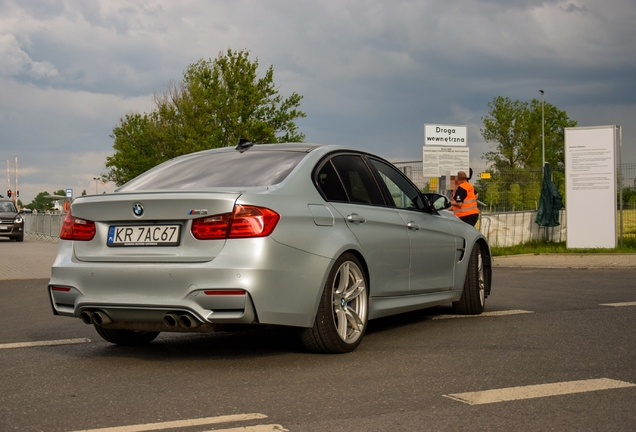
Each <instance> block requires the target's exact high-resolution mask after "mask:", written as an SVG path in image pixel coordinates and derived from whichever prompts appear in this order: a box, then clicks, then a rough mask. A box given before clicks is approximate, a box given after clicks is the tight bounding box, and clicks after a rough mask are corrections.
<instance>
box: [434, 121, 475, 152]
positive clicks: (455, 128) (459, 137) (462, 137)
mask: <svg viewBox="0 0 636 432" xmlns="http://www.w3.org/2000/svg"><path fill="white" fill-rule="evenodd" d="M424 145H426V146H430V145H433V146H446V147H447V146H453V147H455V146H457V147H465V146H467V145H468V127H467V126H459V125H436V124H425V125H424Z"/></svg>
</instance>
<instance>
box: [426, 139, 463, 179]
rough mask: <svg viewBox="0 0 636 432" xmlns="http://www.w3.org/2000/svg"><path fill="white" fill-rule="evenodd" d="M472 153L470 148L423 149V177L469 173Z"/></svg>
mask: <svg viewBox="0 0 636 432" xmlns="http://www.w3.org/2000/svg"><path fill="white" fill-rule="evenodd" d="M469 160H470V153H469V149H468V147H433V146H424V147H423V157H422V177H441V176H443V175H446V173H448V172H450V173H451V175H457V172H458V171H464V172H465V173H468V167H469Z"/></svg>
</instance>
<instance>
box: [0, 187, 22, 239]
mask: <svg viewBox="0 0 636 432" xmlns="http://www.w3.org/2000/svg"><path fill="white" fill-rule="evenodd" d="M0 237H9V238H10V239H11V240H15V241H19V242H21V241H22V240H24V218H23V217H22V214H20V213H19V212H18V209H17V208H16V207H15V204H13V201H11V200H10V199H8V198H0Z"/></svg>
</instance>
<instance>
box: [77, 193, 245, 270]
mask: <svg viewBox="0 0 636 432" xmlns="http://www.w3.org/2000/svg"><path fill="white" fill-rule="evenodd" d="M240 195H241V194H240V192H157V193H150V192H145V193H115V194H108V195H101V196H88V197H81V198H78V199H77V200H75V201H74V202H73V205H72V207H71V211H72V213H73V216H74V217H77V218H81V219H85V220H90V221H93V222H95V237H94V238H93V239H92V240H91V241H74V242H73V250H74V254H75V257H76V258H77V259H78V260H80V261H99V262H205V261H211V260H213V259H214V258H215V257H216V256H217V255H218V254H219V253H220V252H221V250H222V249H223V246H224V245H225V240H205V241H202V240H197V239H195V238H194V237H193V236H192V233H191V232H190V228H191V224H192V220H193V219H197V218H201V217H205V216H212V215H217V214H224V213H230V212H232V209H233V208H234V203H235V202H236V200H237V198H238V197H239V196H240ZM163 227H166V228H170V230H171V231H169V232H168V235H172V234H174V239H173V240H174V241H173V242H172V243H171V244H170V245H164V244H161V241H162V240H161V239H159V238H158V240H159V242H158V243H156V244H153V243H152V239H150V240H149V241H146V242H145V243H146V245H142V244H143V243H144V238H135V237H137V236H139V237H143V236H148V237H147V238H146V240H148V238H150V237H151V236H152V232H153V231H154V232H155V233H159V234H158V235H159V237H160V233H161V232H162V229H163ZM126 229H128V231H130V232H131V233H135V234H134V235H133V238H132V241H130V242H126V243H122V242H121V241H119V242H116V239H114V237H117V235H116V233H121V235H120V238H119V240H122V238H125V236H124V234H123V232H124V231H126ZM149 232H150V233H149ZM137 233H139V234H138V235H137ZM109 235H110V237H111V241H115V245H112V244H111V245H110V246H109V244H108V242H109ZM128 240H131V238H130V236H129V237H128Z"/></svg>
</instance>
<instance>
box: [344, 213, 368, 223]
mask: <svg viewBox="0 0 636 432" xmlns="http://www.w3.org/2000/svg"><path fill="white" fill-rule="evenodd" d="M347 220H348V221H349V222H351V223H364V222H365V221H366V219H365V218H364V217H363V216H360V215H359V214H357V213H351V214H350V215H348V216H347Z"/></svg>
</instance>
